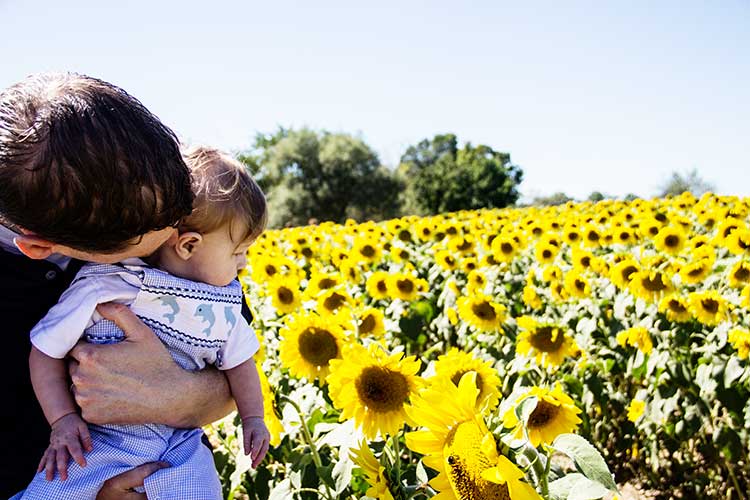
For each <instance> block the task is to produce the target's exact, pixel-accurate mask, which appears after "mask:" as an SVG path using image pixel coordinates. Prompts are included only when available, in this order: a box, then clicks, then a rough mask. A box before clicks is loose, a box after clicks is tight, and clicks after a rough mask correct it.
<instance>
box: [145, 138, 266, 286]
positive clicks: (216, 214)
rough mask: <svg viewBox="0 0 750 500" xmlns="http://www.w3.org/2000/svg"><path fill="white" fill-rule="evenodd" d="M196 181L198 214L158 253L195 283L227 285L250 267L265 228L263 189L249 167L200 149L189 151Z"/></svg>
mask: <svg viewBox="0 0 750 500" xmlns="http://www.w3.org/2000/svg"><path fill="white" fill-rule="evenodd" d="M185 161H186V163H187V165H188V167H189V168H190V171H191V173H192V177H193V192H194V194H195V202H194V203H193V211H192V213H191V214H190V215H189V216H188V217H185V218H184V219H183V220H182V221H181V222H180V224H179V226H178V233H177V234H176V235H175V236H173V237H172V238H170V239H169V240H168V241H167V242H166V243H165V244H164V246H162V247H161V248H160V249H159V252H158V253H157V255H156V258H157V262H156V265H158V266H159V267H160V268H162V269H164V270H166V271H168V272H170V273H172V274H175V275H177V276H181V277H183V278H187V279H191V280H193V281H201V282H204V283H208V284H209V285H215V286H225V285H228V284H229V283H231V282H232V280H233V279H234V278H236V277H237V271H238V270H240V269H242V268H243V267H244V266H245V265H246V258H247V257H246V254H247V249H248V247H249V246H250V245H251V244H252V242H253V241H254V240H255V238H257V237H258V236H259V235H260V234H261V233H262V232H263V230H264V229H265V227H266V220H267V209H266V199H265V197H264V196H263V191H261V189H260V187H258V185H257V184H256V183H255V181H254V180H253V178H252V176H251V175H250V172H249V171H248V169H247V167H245V166H244V165H242V163H240V162H239V161H237V160H235V159H234V158H232V157H231V156H229V155H228V154H226V153H223V152H221V151H219V150H216V149H213V148H209V147H205V146H199V147H195V148H192V149H190V150H188V151H187V152H186V153H185Z"/></svg>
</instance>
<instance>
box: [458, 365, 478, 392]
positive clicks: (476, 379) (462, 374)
mask: <svg viewBox="0 0 750 500" xmlns="http://www.w3.org/2000/svg"><path fill="white" fill-rule="evenodd" d="M469 372H472V373H475V374H476V378H475V379H474V382H475V385H476V386H477V389H479V390H480V391H481V390H482V375H481V374H480V373H478V372H475V371H474V370H459V371H457V372H456V373H454V374H453V376H452V377H451V382H453V385H455V386H456V387H458V383H459V382H461V377H463V376H464V375H465V374H467V373H469Z"/></svg>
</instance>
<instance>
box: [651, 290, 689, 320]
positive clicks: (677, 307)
mask: <svg viewBox="0 0 750 500" xmlns="http://www.w3.org/2000/svg"><path fill="white" fill-rule="evenodd" d="M659 312H660V313H662V314H665V315H666V316H667V319H669V321H674V322H676V323H686V322H688V321H690V320H691V319H692V316H691V315H690V310H689V309H688V304H687V301H686V300H685V299H684V298H682V297H679V296H677V295H674V294H671V295H667V296H666V297H664V298H663V299H661V301H660V302H659Z"/></svg>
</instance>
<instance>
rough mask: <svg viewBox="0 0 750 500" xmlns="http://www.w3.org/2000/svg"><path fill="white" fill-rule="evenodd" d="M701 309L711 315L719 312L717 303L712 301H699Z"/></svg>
mask: <svg viewBox="0 0 750 500" xmlns="http://www.w3.org/2000/svg"><path fill="white" fill-rule="evenodd" d="M701 307H703V309H704V310H706V311H708V312H710V313H711V314H716V313H717V312H719V302H718V301H716V300H714V299H703V300H701Z"/></svg>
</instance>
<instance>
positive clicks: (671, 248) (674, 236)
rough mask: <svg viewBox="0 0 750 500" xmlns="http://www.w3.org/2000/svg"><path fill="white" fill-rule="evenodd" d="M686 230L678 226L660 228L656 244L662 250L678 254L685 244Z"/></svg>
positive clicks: (655, 240)
mask: <svg viewBox="0 0 750 500" xmlns="http://www.w3.org/2000/svg"><path fill="white" fill-rule="evenodd" d="M686 242H687V237H686V236H685V231H683V230H682V229H681V228H680V227H677V226H666V227H663V228H661V229H660V230H659V233H658V234H657V235H656V237H655V238H654V245H655V246H656V248H657V249H658V250H659V251H660V252H665V253H668V254H670V255H677V254H679V253H680V251H681V250H682V249H683V247H684V246H685V243H686Z"/></svg>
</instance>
